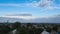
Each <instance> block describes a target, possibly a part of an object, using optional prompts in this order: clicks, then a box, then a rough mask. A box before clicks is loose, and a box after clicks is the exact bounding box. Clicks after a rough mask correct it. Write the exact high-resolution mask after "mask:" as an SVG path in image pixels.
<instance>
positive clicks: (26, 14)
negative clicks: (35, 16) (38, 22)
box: [8, 13, 32, 16]
mask: <svg viewBox="0 0 60 34" xmlns="http://www.w3.org/2000/svg"><path fill="white" fill-rule="evenodd" d="M8 16H32V14H30V13H23V14H11V15H8Z"/></svg>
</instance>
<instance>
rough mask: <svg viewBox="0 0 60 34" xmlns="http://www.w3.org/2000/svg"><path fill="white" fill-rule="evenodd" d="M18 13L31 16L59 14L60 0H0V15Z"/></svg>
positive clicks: (15, 14)
mask: <svg viewBox="0 0 60 34" xmlns="http://www.w3.org/2000/svg"><path fill="white" fill-rule="evenodd" d="M19 14H32V15H31V16H33V17H42V16H44V17H46V16H47V17H48V16H52V15H59V14H60V0H0V16H7V15H10V16H11V15H14V16H17V15H19ZM20 16H21V15H20Z"/></svg>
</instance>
